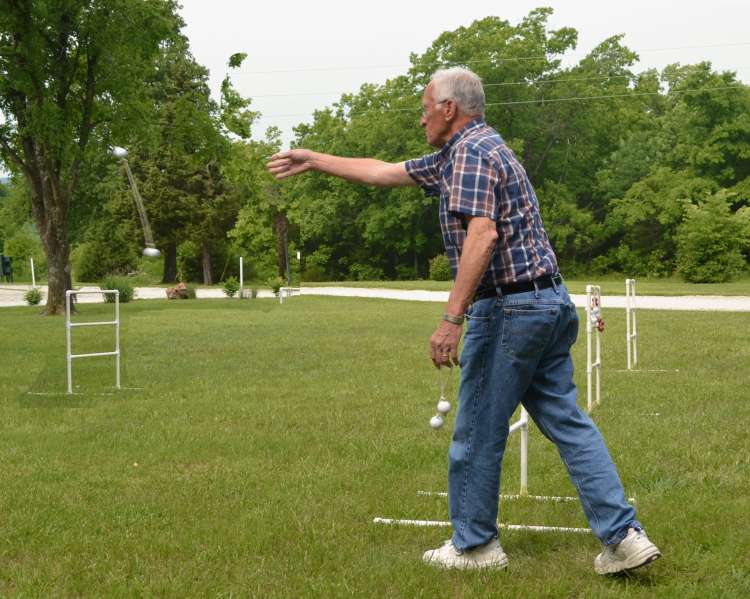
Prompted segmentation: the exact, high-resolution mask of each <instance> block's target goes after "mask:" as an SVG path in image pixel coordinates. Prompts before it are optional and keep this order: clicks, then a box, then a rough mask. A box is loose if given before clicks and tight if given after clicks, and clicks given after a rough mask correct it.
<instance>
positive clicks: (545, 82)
mask: <svg viewBox="0 0 750 599" xmlns="http://www.w3.org/2000/svg"><path fill="white" fill-rule="evenodd" d="M748 69H750V66H747V67H736V68H734V69H727V70H733V71H744V70H748ZM631 77H632V75H607V76H600V77H571V78H566V79H543V78H541V77H539V78H537V79H528V80H520V81H506V82H503V83H484V84H483V87H484V88H488V87H510V86H514V85H534V84H543V85H550V84H553V83H571V82H578V81H608V80H610V79H630V78H631ZM636 77H637V75H636ZM393 91H396V92H402V91H403V92H406V91H414V90H413V88H406V87H404V88H395V89H394V90H393ZM344 93H346V92H341V91H330V92H293V93H288V94H259V95H254V96H251V97H252V98H253V99H256V98H288V97H297V96H337V95H343V94H344Z"/></svg>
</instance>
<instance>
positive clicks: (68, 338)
mask: <svg viewBox="0 0 750 599" xmlns="http://www.w3.org/2000/svg"><path fill="white" fill-rule="evenodd" d="M95 293H101V294H103V295H114V296H115V319H114V320H107V321H100V322H72V321H71V318H70V298H71V296H73V295H83V294H95ZM96 326H114V327H115V351H111V352H98V353H91V354H74V353H73V351H72V341H71V336H72V335H71V333H72V329H73V328H74V327H96ZM65 339H66V347H67V351H66V363H67V369H68V395H72V394H73V360H77V359H81V358H97V357H101V356H114V357H115V388H116V389H120V388H121V387H120V292H119V291H118V290H117V289H102V290H97V291H75V290H72V289H71V290H68V291H66V292H65Z"/></svg>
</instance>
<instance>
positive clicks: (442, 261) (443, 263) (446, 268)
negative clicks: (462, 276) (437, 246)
mask: <svg viewBox="0 0 750 599" xmlns="http://www.w3.org/2000/svg"><path fill="white" fill-rule="evenodd" d="M452 278H453V272H452V271H451V261H450V259H449V258H448V256H446V255H445V254H438V255H437V256H435V257H434V258H433V259H432V260H430V280H432V281H450V280H451V279H452Z"/></svg>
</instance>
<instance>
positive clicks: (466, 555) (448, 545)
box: [422, 539, 508, 570]
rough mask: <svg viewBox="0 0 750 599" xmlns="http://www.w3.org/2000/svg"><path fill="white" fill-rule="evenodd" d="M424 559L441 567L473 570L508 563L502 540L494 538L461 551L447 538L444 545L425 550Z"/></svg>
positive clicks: (427, 562) (497, 567) (502, 566)
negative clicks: (501, 543)
mask: <svg viewBox="0 0 750 599" xmlns="http://www.w3.org/2000/svg"><path fill="white" fill-rule="evenodd" d="M422 561H423V562H424V563H426V564H430V565H431V566H437V567H439V568H456V569H458V570H473V569H478V568H496V569H498V570H500V569H502V568H505V567H506V566H507V565H508V556H507V555H505V552H504V551H503V548H502V547H501V546H500V542H499V541H498V540H497V539H492V540H491V541H490V542H489V543H487V544H485V545H481V546H479V547H475V548H474V549H468V550H466V551H459V550H458V549H456V547H455V546H454V545H453V541H452V540H450V539H449V540H447V541H446V542H445V543H444V544H443V546H442V547H439V548H438V549H431V550H429V551H425V553H424V555H423V556H422Z"/></svg>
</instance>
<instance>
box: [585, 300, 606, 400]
mask: <svg viewBox="0 0 750 599" xmlns="http://www.w3.org/2000/svg"><path fill="white" fill-rule="evenodd" d="M601 298H602V295H601V287H600V286H599V285H586V405H587V409H588V411H589V412H591V410H592V409H593V407H594V404H597V405H598V404H599V403H601V393H602V387H601V369H602V346H601V339H600V336H599V328H598V326H595V324H596V325H598V318H599V316H600V314H601V305H602V299H601ZM594 335H595V336H596V344H595V345H594V340H593V337H594ZM594 349H595V351H596V353H595V356H596V358H595V359H594ZM594 370H596V397H595V398H594V397H593V394H592V386H593V375H594Z"/></svg>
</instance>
